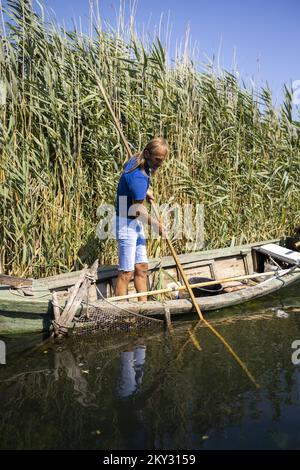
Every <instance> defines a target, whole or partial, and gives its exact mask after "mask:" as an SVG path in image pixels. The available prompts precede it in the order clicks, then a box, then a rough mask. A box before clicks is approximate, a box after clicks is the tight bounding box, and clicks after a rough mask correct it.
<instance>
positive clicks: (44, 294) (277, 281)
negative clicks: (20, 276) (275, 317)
mask: <svg viewBox="0 0 300 470" xmlns="http://www.w3.org/2000/svg"><path fill="white" fill-rule="evenodd" d="M277 242H279V241H278V240H277ZM266 243H269V241H268V242H262V243H259V244H251V245H243V246H240V247H233V248H225V249H223V250H210V251H206V252H205V251H203V252H199V253H192V254H186V255H180V257H181V262H182V263H183V265H184V266H186V267H187V268H188V267H189V266H191V265H195V264H197V262H198V264H199V263H200V265H201V266H202V265H203V263H204V264H205V262H206V261H207V263H208V262H209V260H214V261H218V260H220V263H222V262H223V263H224V260H228V263H229V264H228V266H229V268H230V263H231V265H233V264H234V260H236V259H237V257H238V256H242V258H243V262H244V257H245V253H246V255H247V256H248V255H249V253H251V252H252V249H253V248H255V247H257V246H262V245H264V244H266ZM205 260H206V261H205ZM231 260H233V261H231ZM155 263H156V261H153V262H152V264H153V266H155ZM171 263H172V261H171V259H170V257H167V258H165V259H164V264H165V266H166V269H168V267H170V268H172V264H171ZM244 264H245V263H244ZM153 269H154V268H153ZM227 269H228V268H227ZM114 270H116V267H105V268H103V269H100V271H99V273H98V275H97V276H98V281H99V283H101V282H102V283H103V282H107V283H108V282H110V281H111V279H112V278H113V276H114V277H115V276H116V272H115V271H114ZM229 272H230V271H229ZM79 273H80V272H77V273H68V274H63V275H60V276H53V277H51V278H45V279H38V280H35V281H34V282H33V289H32V294H33V295H30V296H26V295H24V293H22V291H21V290H20V289H12V288H11V287H9V286H0V334H1V335H7V334H17V333H28V332H42V331H44V332H45V331H48V330H49V328H50V325H51V322H52V318H53V316H52V304H51V301H52V292H51V291H52V290H57V289H63V288H65V289H66V288H67V287H70V286H71V285H74V283H75V282H76V280H77V278H78V276H79ZM230 273H231V272H230ZM239 274H240V273H239ZM218 278H220V277H219V276H218ZM297 281H300V272H297V271H294V272H290V273H287V274H286V275H284V276H282V277H280V278H274V277H272V278H271V279H267V280H265V281H263V282H260V283H258V284H257V285H252V286H249V287H246V288H243V289H242V290H237V291H234V292H230V293H229V292H227V293H224V294H218V295H214V296H207V297H200V298H198V299H197V302H198V304H199V306H200V307H201V310H202V311H203V312H209V311H213V310H219V309H223V308H228V307H231V306H234V305H239V304H243V303H247V302H250V301H254V300H256V299H259V298H261V297H265V296H267V295H269V294H273V293H274V292H276V291H279V290H280V289H282V288H284V287H286V286H290V285H291V284H293V283H295V282H297ZM99 285H100V284H99ZM59 302H60V304H61V306H62V307H63V306H64V304H65V302H66V297H65V298H61V299H60V300H59ZM90 305H92V306H94V307H100V308H102V309H104V310H105V307H106V306H107V307H109V310H110V311H113V312H115V313H119V312H120V307H121V308H126V309H127V310H129V311H131V312H133V313H138V314H142V315H146V316H151V317H161V316H164V314H165V310H166V307H167V309H168V311H169V312H170V314H171V316H173V317H176V316H179V315H181V316H182V315H187V314H190V313H192V312H193V305H192V303H191V301H190V300H189V299H176V300H175V299H174V300H165V301H164V302H160V301H158V300H155V301H153V300H152V301H151V300H149V301H147V302H136V301H130V302H128V301H126V302H124V301H123V302H118V303H115V304H114V305H115V307H113V306H112V303H107V301H106V300H102V299H101V300H100V299H96V300H93V301H91V302H90ZM78 313H79V312H78Z"/></svg>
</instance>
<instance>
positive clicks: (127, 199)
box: [116, 157, 150, 218]
mask: <svg viewBox="0 0 300 470" xmlns="http://www.w3.org/2000/svg"><path fill="white" fill-rule="evenodd" d="M136 163H137V161H136V158H135V157H133V158H131V159H130V160H129V161H128V162H127V163H126V165H125V168H124V170H123V173H122V175H121V178H120V181H119V184H118V189H117V201H116V213H117V216H120V217H128V218H134V215H133V214H131V215H129V214H128V210H129V208H130V206H131V205H132V204H133V201H143V200H144V199H145V198H146V194H147V191H148V188H149V184H150V169H149V167H148V166H147V164H146V165H145V172H146V174H145V173H144V172H143V171H142V170H141V169H140V167H138V168H136V169H135V170H133V171H131V172H129V173H128V171H129V170H130V169H131V168H133V167H134V166H135V165H136Z"/></svg>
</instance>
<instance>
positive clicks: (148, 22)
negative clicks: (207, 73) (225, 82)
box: [34, 0, 300, 103]
mask: <svg viewBox="0 0 300 470" xmlns="http://www.w3.org/2000/svg"><path fill="white" fill-rule="evenodd" d="M90 1H91V0H90ZM90 1H89V0H72V1H71V0H44V4H45V5H46V7H47V8H52V9H53V10H54V12H55V13H56V19H57V21H58V22H59V23H61V24H63V22H64V23H65V25H66V26H67V27H68V28H71V27H72V24H73V23H72V21H71V19H72V18H75V19H76V23H77V25H79V17H81V24H82V29H83V30H84V31H88V23H89V22H88V15H89V3H90ZM95 3H96V1H94V4H95ZM123 3H124V5H125V9H126V11H127V12H128V11H129V9H130V5H132V3H133V2H132V0H131V1H130V0H124V1H123ZM34 5H35V6H36V9H37V10H39V7H38V6H37V3H36V0H34ZM98 5H99V9H100V14H101V17H102V19H104V20H108V21H109V22H115V18H116V12H117V11H118V9H119V5H120V2H119V0H99V1H98ZM162 13H163V14H164V15H163V23H164V25H166V24H167V20H168V17H169V24H170V25H171V27H172V34H171V50H172V52H174V50H175V44H176V41H177V42H179V41H180V39H182V38H183V37H184V36H185V33H186V30H187V28H188V27H189V29H190V34H191V43H192V44H195V43H196V44H197V49H198V51H199V59H200V61H202V62H205V61H206V58H207V57H210V58H212V57H213V55H214V56H215V58H216V60H217V58H219V63H220V65H221V66H223V67H225V68H226V69H228V70H230V69H232V64H233V60H234V57H235V62H236V64H237V68H238V70H239V72H240V73H241V75H242V77H243V78H244V79H245V81H246V83H249V80H250V79H251V78H252V79H254V80H255V83H257V84H265V83H266V82H268V84H269V86H270V87H271V89H272V90H273V93H274V99H275V100H276V102H277V103H278V102H280V101H281V98H282V88H283V84H284V83H287V84H290V83H291V82H292V81H295V80H300V60H299V44H300V40H299V32H300V27H299V25H300V1H299V0H252V1H250V0H246V1H244V2H243V1H242V0H223V1H222V0H198V1H197V0H184V1H174V0H173V1H171V0H152V1H150V0H138V1H137V4H136V24H137V27H138V30H139V31H142V28H143V26H144V29H145V30H147V31H148V32H149V35H152V34H153V32H154V31H155V25H157V24H158V23H159V20H160V17H161V14H162Z"/></svg>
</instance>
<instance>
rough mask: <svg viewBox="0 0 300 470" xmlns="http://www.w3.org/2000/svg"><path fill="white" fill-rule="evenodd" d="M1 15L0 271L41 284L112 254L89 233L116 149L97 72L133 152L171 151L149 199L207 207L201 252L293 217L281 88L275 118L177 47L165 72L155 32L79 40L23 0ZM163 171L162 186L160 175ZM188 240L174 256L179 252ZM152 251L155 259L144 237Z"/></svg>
mask: <svg viewBox="0 0 300 470" xmlns="http://www.w3.org/2000/svg"><path fill="white" fill-rule="evenodd" d="M6 10H7V11H9V16H10V19H9V20H8V21H7V22H6V24H4V21H2V25H1V26H0V27H1V30H2V31H1V36H0V84H1V86H2V88H3V87H4V88H5V90H6V99H5V100H4V101H3V102H1V104H0V182H1V185H0V200H1V204H0V218H1V220H2V224H1V227H0V269H2V270H3V272H5V273H7V274H11V273H14V274H16V275H22V276H42V275H48V274H53V273H57V272H63V271H68V270H70V269H75V268H79V267H81V266H82V264H83V263H85V262H88V263H91V262H92V261H93V260H94V259H95V257H96V256H97V255H99V259H100V262H102V263H111V262H115V261H116V260H117V256H116V255H117V252H116V244H115V243H114V241H113V240H108V241H101V242H100V241H99V240H97V239H96V238H95V228H96V225H97V222H98V220H97V216H96V210H97V207H98V206H99V205H100V204H101V203H104V202H105V203H114V199H115V189H116V184H117V181H118V176H119V174H120V171H121V168H122V165H123V163H124V161H125V159H126V152H125V150H124V149H123V147H122V143H121V142H120V139H119V136H118V133H117V132H116V129H115V127H114V124H113V122H112V119H111V116H110V115H109V112H108V111H107V108H106V106H105V103H104V101H103V97H102V96H101V94H100V93H99V89H98V86H97V78H98V79H101V81H102V83H103V85H104V87H105V90H106V92H107V94H108V96H109V99H110V102H111V103H112V106H113V108H114V110H115V112H116V113H117V116H118V118H119V119H120V121H121V123H122V126H123V130H124V133H125V135H126V136H127V138H128V140H129V142H130V144H131V146H132V151H133V152H135V151H137V150H138V149H140V148H141V147H142V146H143V145H144V144H145V143H146V142H147V140H148V139H149V138H150V137H152V136H154V135H164V136H165V137H166V138H167V139H168V141H169V143H170V147H171V155H170V158H169V160H168V163H167V164H166V165H165V167H164V168H162V170H161V172H160V174H159V175H158V177H157V178H156V181H155V184H154V189H155V190H156V191H155V192H156V195H157V202H159V203H164V202H168V201H169V200H170V198H171V197H172V198H173V200H174V201H175V202H177V203H179V204H183V203H196V202H197V203H204V205H205V232H206V233H205V238H206V243H207V247H208V248H213V247H216V246H220V247H225V246H228V245H230V244H237V243H245V242H252V241H255V240H258V239H264V238H273V237H277V236H280V235H282V234H283V233H287V232H291V231H292V229H293V227H294V224H295V221H297V220H299V216H300V192H299V190H298V181H299V163H300V152H299V149H300V123H299V121H295V120H293V117H292V100H291V92H290V90H289V88H288V87H287V86H285V100H284V102H283V104H282V105H281V107H280V109H279V110H277V109H276V108H275V107H274V105H273V103H272V93H271V90H270V89H268V88H267V87H266V88H263V89H260V90H259V91H255V90H254V89H247V88H246V87H245V86H244V85H243V84H241V83H240V80H239V79H238V77H237V75H236V74H235V73H232V72H229V71H225V70H224V71H219V70H216V69H215V67H214V64H213V63H209V64H207V65H206V66H205V68H203V67H202V70H200V66H199V64H197V62H196V60H194V59H193V60H192V59H191V58H190V57H189V54H188V52H187V50H188V48H185V50H184V52H183V53H182V54H179V53H178V54H177V56H176V57H175V60H174V62H173V63H172V64H170V61H169V60H168V56H169V51H168V47H167V45H166V44H164V43H163V41H162V40H160V39H159V38H154V39H153V41H152V42H149V41H146V40H145V39H143V38H142V39H140V38H139V37H138V36H137V34H136V33H135V31H134V27H133V26H132V25H131V27H129V28H128V30H127V29H126V28H117V29H116V30H114V29H113V28H112V27H111V28H109V30H108V28H107V29H106V30H104V29H102V27H101V22H100V20H99V19H98V20H97V19H94V21H93V31H91V33H90V35H84V34H82V33H81V32H80V31H78V30H76V29H74V30H73V31H68V30H65V29H63V28H60V27H59V26H58V25H57V24H55V23H53V22H51V23H47V22H46V21H45V20H44V17H43V15H40V14H38V13H36V12H34V11H33V10H32V7H31V5H30V2H28V1H25V0H19V1H16V0H9V1H7V2H6ZM170 175H172V178H170ZM185 243H186V240H177V241H176V245H175V246H176V249H177V250H178V251H185ZM148 249H149V254H150V256H154V255H155V254H156V255H157V254H158V253H159V255H163V254H164V253H165V251H166V247H165V245H164V244H161V242H160V241H157V240H152V241H149V247H148Z"/></svg>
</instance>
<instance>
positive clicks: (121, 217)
mask: <svg viewBox="0 0 300 470" xmlns="http://www.w3.org/2000/svg"><path fill="white" fill-rule="evenodd" d="M168 152H169V147H168V144H167V142H166V141H165V139H164V138H162V137H156V138H154V139H151V140H150V142H148V144H147V145H146V147H145V148H144V150H143V151H142V152H141V153H140V154H138V155H135V156H133V157H132V158H131V159H130V160H129V161H128V162H127V163H126V164H125V167H124V170H123V173H122V175H121V178H120V181H119V184H118V189H117V201H116V238H117V241H118V256H119V273H118V278H117V283H116V295H117V296H119V295H126V294H127V291H128V284H129V281H130V280H131V278H132V275H134V286H135V289H136V291H137V292H146V291H147V271H148V258H147V253H146V239H145V234H144V230H143V223H147V224H148V225H150V226H151V227H153V228H154V230H156V231H157V232H158V233H159V234H160V235H163V227H162V225H161V224H160V223H159V222H157V221H156V220H155V219H153V218H152V217H151V215H150V214H149V213H148V211H147V208H146V206H145V201H148V202H150V201H151V200H153V199H154V197H153V192H152V190H151V189H149V184H150V177H151V175H153V173H155V172H156V171H157V170H158V168H159V167H160V166H161V165H162V164H163V162H164V161H165V159H166V158H167V155H168ZM139 300H140V301H145V300H147V296H142V297H139Z"/></svg>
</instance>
